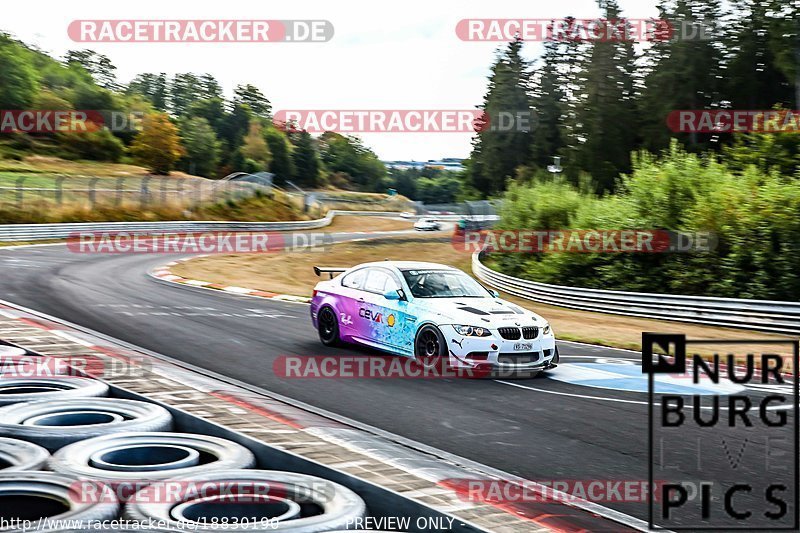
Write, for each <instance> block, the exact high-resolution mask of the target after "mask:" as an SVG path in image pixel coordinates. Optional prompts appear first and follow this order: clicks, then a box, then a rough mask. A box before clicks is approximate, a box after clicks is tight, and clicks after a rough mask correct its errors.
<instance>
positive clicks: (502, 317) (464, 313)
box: [414, 297, 547, 328]
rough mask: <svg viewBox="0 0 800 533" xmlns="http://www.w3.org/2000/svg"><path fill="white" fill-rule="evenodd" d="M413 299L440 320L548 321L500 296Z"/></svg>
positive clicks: (497, 323) (488, 324)
mask: <svg viewBox="0 0 800 533" xmlns="http://www.w3.org/2000/svg"><path fill="white" fill-rule="evenodd" d="M414 303H415V304H416V305H417V306H418V307H419V308H420V309H425V310H426V311H428V312H430V313H432V314H435V315H438V316H439V323H441V324H445V323H450V324H460V325H467V326H483V327H487V328H498V327H503V326H530V325H535V326H544V325H545V324H546V323H547V321H546V320H545V319H543V318H542V317H541V316H539V315H537V314H536V313H534V312H532V311H528V310H527V309H523V308H522V307H520V306H518V305H515V304H512V303H511V302H507V301H505V300H501V299H500V298H491V297H487V298H417V299H415V300H414Z"/></svg>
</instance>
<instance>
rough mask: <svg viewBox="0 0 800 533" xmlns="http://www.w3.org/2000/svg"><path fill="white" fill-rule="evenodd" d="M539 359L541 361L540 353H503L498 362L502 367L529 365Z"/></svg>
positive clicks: (498, 357)
mask: <svg viewBox="0 0 800 533" xmlns="http://www.w3.org/2000/svg"><path fill="white" fill-rule="evenodd" d="M539 359H541V353H540V352H524V353H501V354H499V355H498V356H497V362H498V363H499V364H501V365H527V364H531V363H535V362H537V361H539Z"/></svg>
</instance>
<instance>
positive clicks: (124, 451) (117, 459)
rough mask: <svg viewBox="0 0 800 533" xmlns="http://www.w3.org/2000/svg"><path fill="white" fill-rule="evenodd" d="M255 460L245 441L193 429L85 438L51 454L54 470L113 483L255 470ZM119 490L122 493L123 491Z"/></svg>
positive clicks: (51, 466)
mask: <svg viewBox="0 0 800 533" xmlns="http://www.w3.org/2000/svg"><path fill="white" fill-rule="evenodd" d="M255 465H256V458H255V456H254V455H253V452H251V451H250V450H249V449H247V448H245V447H244V446H242V445H241V444H238V443H236V442H232V441H229V440H226V439H221V438H219V437H211V436H208V435H199V434H191V433H119V434H114V435H103V436H101V437H95V438H92V439H87V440H83V441H80V442H76V443H74V444H70V445H69V446H66V447H64V448H61V449H60V450H59V451H57V452H56V453H55V454H53V457H51V458H50V461H49V462H48V466H49V467H50V469H51V470H53V471H55V472H59V473H62V474H67V475H70V476H76V477H80V478H81V479H84V478H86V479H94V480H99V481H105V482H108V483H109V484H111V485H112V486H115V487H116V486H117V485H120V484H124V483H125V482H126V481H127V482H138V481H141V480H142V478H147V479H148V480H161V479H168V478H174V477H199V476H202V475H204V474H205V473H206V472H213V471H216V470H232V469H236V470H240V469H246V468H253V467H254V466H255ZM121 493H122V492H121V491H119V490H118V491H117V494H121Z"/></svg>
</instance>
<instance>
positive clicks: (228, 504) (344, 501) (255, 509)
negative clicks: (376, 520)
mask: <svg viewBox="0 0 800 533" xmlns="http://www.w3.org/2000/svg"><path fill="white" fill-rule="evenodd" d="M164 483H168V484H175V485H177V486H187V487H188V486H192V485H193V484H199V483H202V484H203V486H204V487H206V488H208V486H209V484H211V485H213V484H215V483H216V484H218V485H217V486H218V487H219V488H218V489H217V490H214V489H213V488H212V489H210V490H208V489H207V490H204V491H202V492H198V491H193V490H186V491H184V493H183V494H181V496H180V497H179V498H175V499H174V500H172V501H160V502H156V501H154V500H156V499H157V498H156V495H157V494H158V492H159V491H162V489H163V488H162V487H159V486H158V485H157V484H154V485H151V486H149V487H147V488H144V489H142V490H141V491H140V492H139V493H137V494H136V495H135V496H134V498H133V499H132V501H130V502H128V504H127V505H126V506H125V513H124V516H125V518H127V519H130V520H139V521H146V520H152V521H155V522H157V523H159V524H166V527H165V528H163V529H159V528H156V529H153V530H152V531H178V530H187V529H192V530H197V531H222V530H223V529H222V527H221V524H222V523H223V521H225V529H224V530H225V531H252V532H256V533H259V532H266V531H288V532H291V533H315V532H320V531H333V530H337V529H346V528H347V527H348V524H349V525H352V524H353V523H354V521H355V520H357V519H359V518H363V517H364V516H365V514H366V505H365V504H364V500H362V499H361V497H360V496H358V495H357V494H356V493H355V492H353V491H351V490H350V489H348V488H346V487H344V486H342V485H339V484H337V483H333V482H331V481H328V480H325V479H322V478H318V477H314V476H307V475H304V474H293V473H290V472H280V471H275V470H223V471H219V472H213V473H209V474H208V475H205V476H201V477H196V478H173V479H169V480H167V481H165V482H164ZM209 524H211V525H209ZM214 524H216V525H214Z"/></svg>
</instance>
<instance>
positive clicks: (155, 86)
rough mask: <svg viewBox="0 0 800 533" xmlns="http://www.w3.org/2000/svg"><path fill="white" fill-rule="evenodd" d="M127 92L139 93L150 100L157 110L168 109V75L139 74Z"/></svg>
mask: <svg viewBox="0 0 800 533" xmlns="http://www.w3.org/2000/svg"><path fill="white" fill-rule="evenodd" d="M127 94H138V95H141V96H142V97H144V98H145V99H146V100H147V101H149V102H150V103H151V104H152V105H153V107H154V108H155V109H156V110H157V111H166V110H167V96H168V89H167V75H166V74H164V73H163V72H162V73H161V74H150V73H146V74H139V75H138V76H136V77H135V78H134V79H133V81H131V83H130V84H129V85H128V88H127Z"/></svg>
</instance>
